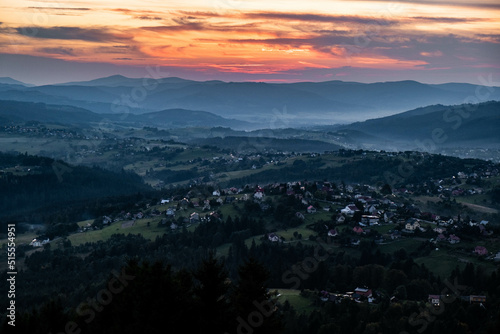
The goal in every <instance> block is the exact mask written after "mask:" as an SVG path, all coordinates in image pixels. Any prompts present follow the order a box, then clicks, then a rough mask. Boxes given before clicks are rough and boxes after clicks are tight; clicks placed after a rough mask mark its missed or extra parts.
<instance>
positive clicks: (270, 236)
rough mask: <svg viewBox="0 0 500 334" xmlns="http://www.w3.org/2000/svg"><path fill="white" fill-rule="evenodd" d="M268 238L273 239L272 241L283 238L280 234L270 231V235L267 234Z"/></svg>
mask: <svg viewBox="0 0 500 334" xmlns="http://www.w3.org/2000/svg"><path fill="white" fill-rule="evenodd" d="M267 239H268V240H269V241H271V242H279V241H281V238H280V237H279V236H278V235H276V234H274V233H269V235H268V236H267Z"/></svg>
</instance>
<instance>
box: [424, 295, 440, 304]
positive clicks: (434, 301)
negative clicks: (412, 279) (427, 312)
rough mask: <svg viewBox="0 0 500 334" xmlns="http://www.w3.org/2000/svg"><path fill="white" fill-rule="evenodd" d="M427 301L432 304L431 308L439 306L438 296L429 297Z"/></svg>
mask: <svg viewBox="0 0 500 334" xmlns="http://www.w3.org/2000/svg"><path fill="white" fill-rule="evenodd" d="M427 300H428V301H429V303H431V304H432V306H434V307H439V304H440V302H441V296H440V295H429V297H428V298H427Z"/></svg>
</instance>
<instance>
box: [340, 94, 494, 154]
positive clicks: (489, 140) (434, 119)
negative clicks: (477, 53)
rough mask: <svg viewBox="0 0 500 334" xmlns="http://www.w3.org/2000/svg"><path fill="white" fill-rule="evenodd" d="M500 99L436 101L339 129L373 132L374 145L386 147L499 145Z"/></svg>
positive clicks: (368, 133) (372, 143)
mask: <svg viewBox="0 0 500 334" xmlns="http://www.w3.org/2000/svg"><path fill="white" fill-rule="evenodd" d="M499 129H500V102H494V101H491V102H485V103H481V104H477V105H470V104H461V105H455V106H443V105H434V106H429V107H425V108H417V109H414V110H410V111H407V112H404V113H400V114H397V115H393V116H388V117H383V118H378V119H371V120H367V121H365V122H358V123H353V124H350V125H347V126H344V127H342V128H340V129H338V130H337V131H336V132H337V133H339V134H342V133H344V132H346V131H357V132H359V133H362V134H365V135H370V136H373V137H370V142H371V145H374V144H375V145H378V146H382V147H385V148H390V147H399V148H400V149H408V148H410V149H411V148H421V149H422V148H424V147H427V148H432V147H434V148H440V147H441V148H442V147H457V146H460V147H470V148H477V147H481V148H495V147H498V146H499V145H500V132H499V131H498V130H499Z"/></svg>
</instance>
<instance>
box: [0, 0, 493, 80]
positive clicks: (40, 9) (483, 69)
mask: <svg viewBox="0 0 500 334" xmlns="http://www.w3.org/2000/svg"><path fill="white" fill-rule="evenodd" d="M1 8H2V12H1V14H0V22H1V23H0V45H1V49H0V53H1V54H3V55H26V56H28V55H29V56H34V57H39V58H40V59H47V58H48V59H55V60H59V61H65V62H74V63H75V66H76V67H78V66H77V65H78V64H89V65H92V64H103V63H104V64H109V65H110V67H109V68H110V72H109V73H113V71H114V72H116V73H119V72H120V71H122V73H120V74H124V75H127V73H128V74H129V75H130V73H131V71H132V70H131V69H137V68H140V67H144V66H161V67H164V68H167V69H169V70H170V71H174V72H175V71H180V73H185V74H184V76H187V77H191V78H194V79H196V78H207V79H208V78H211V77H213V78H217V79H221V78H222V79H223V78H227V79H230V80H231V79H234V78H239V79H237V80H249V81H258V80H261V81H270V82H294V81H298V80H299V81H300V79H301V77H302V78H303V81H306V80H309V81H323V80H330V79H340V78H344V79H346V80H349V78H350V77H352V79H356V78H358V79H359V78H360V77H361V78H364V77H367V78H368V77H370V76H373V78H374V79H373V80H375V81H376V80H387V79H390V78H393V77H397V78H405V77H406V78H408V79H416V80H420V81H426V80H427V81H428V82H439V81H443V79H444V81H454V80H455V81H456V80H457V79H461V81H464V82H473V81H475V80H476V78H477V76H478V75H479V74H481V73H486V74H487V73H493V74H495V75H496V74H498V73H500V70H499V69H500V62H499V60H498V58H499V57H498V54H500V47H499V45H500V5H499V4H497V3H495V1H491V0H483V1H481V2H479V3H474V4H469V3H466V2H463V1H458V2H457V1H453V2H452V1H449V0H441V1H435V2H432V3H431V1H426V0H413V1H412V0H406V1H399V2H386V1H372V0H364V1H327V0H319V1H315V2H313V3H309V2H308V3H306V2H303V1H273V2H269V1H262V0H250V1H248V0H247V1H243V0H205V1H203V0H190V1H170V2H169V3H168V4H165V3H164V2H161V1H154V0H152V1H146V2H143V1H142V2H139V1H130V0H125V1H114V0H113V1H106V2H98V1H95V0H81V1H71V2H65V3H64V4H61V3H58V2H57V1H51V0H38V1H37V0H22V1H12V0H6V1H4V2H3V3H2V6H1ZM4 59H10V58H8V57H4ZM30 59H31V58H30ZM2 62H5V61H2ZM76 67H75V71H76ZM111 67H113V70H111ZM54 70H57V69H54ZM13 71H14V68H12V66H9V64H8V63H7V64H3V63H2V66H1V67H0V76H12V74H14V75H15V73H14V72H13ZM384 72H385V74H384ZM342 73H347V75H343V74H342ZM349 73H351V75H349ZM362 73H365V75H363V74H362ZM9 74H11V75H9ZM35 74H36V73H34V75H35ZM80 74H82V78H84V79H85V73H80ZM39 75H41V74H39ZM54 75H55V74H54ZM75 75H76V72H75V74H73V76H75ZM60 76H62V74H60ZM14 78H15V76H14ZM377 78H378V79H377ZM445 78H448V80H446V79H445ZM35 79H36V80H38V81H40V80H41V78H38V79H37V78H35ZM35 79H34V80H35ZM36 80H35V81H36ZM48 81H50V80H48ZM52 81H53V80H52Z"/></svg>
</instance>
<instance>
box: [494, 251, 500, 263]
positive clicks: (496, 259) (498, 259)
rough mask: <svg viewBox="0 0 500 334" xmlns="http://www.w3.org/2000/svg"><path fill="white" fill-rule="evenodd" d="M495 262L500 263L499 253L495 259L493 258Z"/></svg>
mask: <svg viewBox="0 0 500 334" xmlns="http://www.w3.org/2000/svg"><path fill="white" fill-rule="evenodd" d="M493 260H494V261H500V252H498V253H497V255H495V257H494V258H493Z"/></svg>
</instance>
